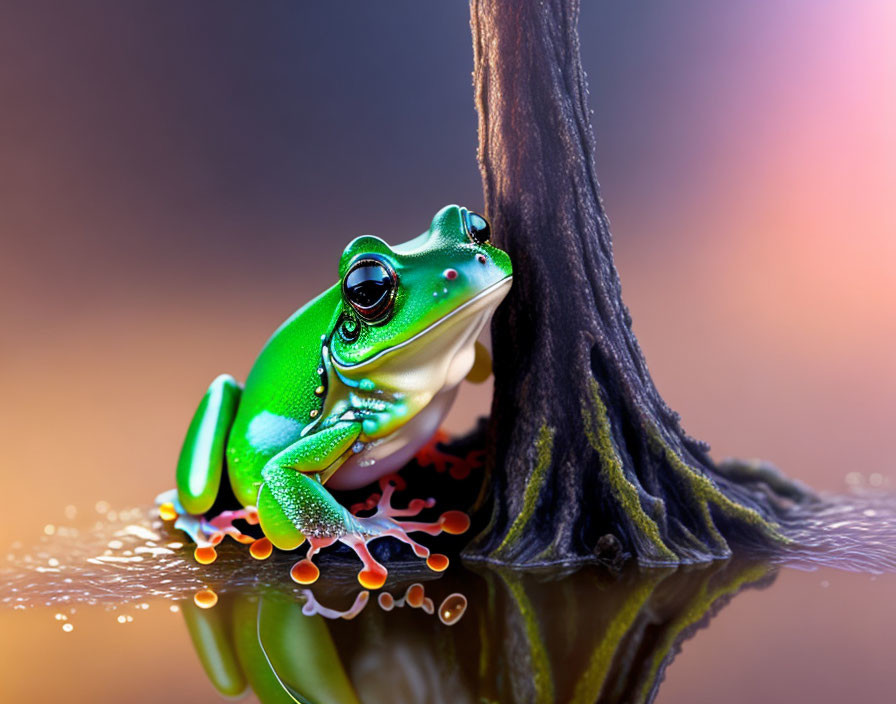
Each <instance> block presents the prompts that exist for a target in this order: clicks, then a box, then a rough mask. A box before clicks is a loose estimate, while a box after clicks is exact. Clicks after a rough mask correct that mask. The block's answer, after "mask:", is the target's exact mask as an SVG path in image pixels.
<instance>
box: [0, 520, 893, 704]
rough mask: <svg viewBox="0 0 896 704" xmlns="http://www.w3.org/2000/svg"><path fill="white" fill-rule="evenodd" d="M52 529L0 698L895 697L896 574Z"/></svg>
mask: <svg viewBox="0 0 896 704" xmlns="http://www.w3.org/2000/svg"><path fill="white" fill-rule="evenodd" d="M112 518H113V519H114V520H112V519H110V518H109V513H107V514H106V517H105V519H104V520H102V521H99V522H97V523H96V524H95V525H94V526H92V527H88V528H80V529H76V528H73V527H65V526H55V525H53V526H47V527H46V528H45V533H46V535H45V536H44V538H43V540H42V541H41V543H40V544H39V546H38V547H36V548H32V549H25V548H24V547H22V546H20V545H14V546H13V547H12V548H11V549H10V551H9V553H8V555H7V559H6V566H5V567H4V568H3V569H2V571H0V632H2V634H3V638H2V640H0V675H2V676H0V701H4V702H6V701H10V702H17V701H32V702H42V701H59V700H66V701H75V702H80V701H84V702H88V701H101V700H111V699H116V698H118V699H127V700H128V701H158V700H160V699H164V700H165V701H169V702H180V701H191V702H192V701H210V702H213V701H224V700H226V699H232V698H233V697H241V698H243V700H244V701H248V702H253V701H260V702H264V703H268V702H295V701H298V702H315V703H317V702H328V703H329V702H347V703H353V702H358V703H364V704H373V703H379V702H459V703H463V702H471V703H478V704H487V703H491V702H501V703H503V702H554V701H556V702H598V701H600V702H650V701H657V702H678V701H682V702H684V701H687V702H694V701H726V702H750V701H760V700H761V701H815V702H834V701H843V700H844V699H845V698H846V697H850V698H855V699H858V700H860V701H870V700H879V699H881V698H882V697H886V696H887V693H888V692H889V688H890V683H891V680H892V653H893V652H896V650H894V646H896V609H894V599H893V598H894V596H896V590H894V587H896V575H893V574H888V575H881V576H872V575H866V574H850V573H846V572H842V571H834V570H831V569H828V568H823V569H819V570H817V571H807V570H805V569H793V568H789V567H782V566H776V565H771V564H768V563H763V562H751V561H747V560H740V559H738V560H728V561H722V562H717V563H714V564H710V565H705V566H701V567H691V568H682V569H666V570H640V569H638V568H636V567H633V566H629V567H626V568H624V569H623V570H622V571H620V572H612V571H609V570H607V569H603V568H596V567H589V568H585V569H581V570H578V571H570V572H568V573H563V572H560V571H557V570H551V571H545V572H542V573H537V572H535V573H519V572H514V571H510V570H500V569H489V568H485V567H483V566H478V565H470V566H467V567H466V568H464V567H461V566H460V565H459V564H458V563H457V562H455V564H454V565H453V567H452V568H451V569H449V570H448V571H447V572H446V573H443V574H441V575H439V574H435V573H433V572H421V571H420V570H419V565H418V564H416V563H415V564H408V565H407V566H406V567H404V568H403V567H402V566H399V567H398V568H396V569H395V570H394V571H393V572H394V575H393V577H392V578H391V579H390V581H389V582H388V583H387V585H386V587H385V588H384V589H383V590H381V591H379V592H367V591H366V590H362V589H361V588H360V587H359V585H358V584H357V581H356V579H355V572H356V571H357V568H358V566H357V565H355V564H353V563H352V564H349V563H347V562H346V561H344V560H342V559H341V558H339V557H338V556H335V557H331V558H330V559H329V560H323V561H322V564H321V567H322V577H321V580H320V581H319V582H318V583H316V584H314V585H313V587H312V588H311V589H308V588H306V587H300V586H299V585H296V584H294V583H292V582H291V581H290V580H289V578H288V570H289V566H290V565H291V564H292V562H293V561H294V558H291V557H289V556H287V555H275V556H274V557H272V558H271V559H270V560H267V561H265V562H256V561H253V560H250V559H247V555H246V550H245V548H241V547H239V546H237V545H235V544H234V545H228V546H227V547H226V549H223V550H222V551H221V557H220V559H219V562H216V563H215V564H214V565H210V566H200V565H197V564H195V563H194V562H193V561H192V559H191V557H190V551H189V547H188V546H185V545H183V544H182V542H181V540H182V536H181V535H180V534H179V533H177V532H175V531H171V530H169V529H168V528H166V527H165V526H162V525H160V523H159V522H157V521H153V520H151V519H150V518H148V514H147V512H145V511H140V510H136V509H135V510H132V511H127V512H117V513H115V512H113V516H112Z"/></svg>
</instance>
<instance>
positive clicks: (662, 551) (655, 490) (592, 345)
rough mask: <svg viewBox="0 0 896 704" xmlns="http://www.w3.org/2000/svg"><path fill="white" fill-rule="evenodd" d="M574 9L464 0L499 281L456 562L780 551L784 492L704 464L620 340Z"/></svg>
mask: <svg viewBox="0 0 896 704" xmlns="http://www.w3.org/2000/svg"><path fill="white" fill-rule="evenodd" d="M578 10H579V4H578V2H577V1H576V0H542V1H540V2H535V1H534V0H522V1H520V2H507V1H506V0H472V2H471V18H472V31H473V50H474V63H475V68H474V84H475V100H476V107H477V110H478V112H479V165H480V170H481V172H482V182H483V188H484V194H485V205H486V213H487V216H488V217H489V219H490V220H491V225H492V231H493V233H494V235H493V236H494V240H495V243H496V244H497V245H498V246H499V247H501V248H503V249H504V250H506V251H507V252H508V253H509V254H510V257H511V260H512V261H513V266H514V285H513V288H512V290H511V292H510V295H509V296H508V298H507V300H506V301H505V303H504V304H503V305H502V306H501V308H500V309H499V310H498V311H497V313H496V315H495V319H494V323H493V328H492V335H493V342H494V357H495V395H494V401H493V406H492V419H491V427H490V440H491V443H492V447H493V457H492V461H491V463H490V476H489V480H488V492H487V493H485V494H484V495H483V497H482V498H481V499H480V501H479V504H478V506H477V508H478V510H479V511H480V513H481V514H482V513H484V514H485V515H486V518H487V526H486V528H485V529H484V530H483V531H482V532H481V533H480V534H479V536H478V537H477V538H476V539H475V540H474V541H473V542H472V543H471V544H470V546H469V547H468V549H467V551H466V553H465V554H466V556H467V557H470V558H473V559H483V560H489V561H495V562H501V563H508V564H520V565H538V564H555V563H571V562H579V561H587V560H593V559H595V558H601V557H612V556H614V555H615V554H616V553H618V552H620V551H621V552H622V553H627V554H630V555H634V556H635V557H637V559H638V560H639V561H640V562H642V563H644V564H668V563H677V562H697V561H706V560H710V559H714V558H720V557H727V556H729V555H730V554H731V547H730V546H731V544H732V543H733V542H741V543H748V544H750V545H752V546H754V547H759V548H769V547H771V546H775V545H779V544H781V543H783V542H786V540H787V539H786V538H785V537H784V535H783V534H782V531H781V530H780V527H779V526H778V524H777V518H778V517H779V516H780V515H781V512H782V510H783V508H784V507H785V506H786V505H787V504H788V503H789V502H791V501H793V500H796V501H803V500H809V499H810V498H811V496H810V495H808V494H804V493H803V491H802V490H801V488H800V487H799V486H797V485H795V484H794V483H791V482H788V481H787V480H785V479H784V478H783V477H781V476H780V475H778V474H777V473H776V472H775V471H774V470H773V469H771V468H769V467H767V466H759V465H756V466H753V465H747V464H738V465H736V466H732V467H720V466H717V465H715V464H714V463H713V461H712V460H711V459H710V457H709V455H708V449H709V448H708V446H707V445H706V444H704V443H702V442H699V441H697V440H695V439H693V438H691V437H689V436H688V435H687V434H686V433H685V432H684V431H683V430H682V428H681V425H680V424H679V417H678V415H677V414H676V413H675V412H674V411H672V410H671V409H670V408H669V407H668V406H667V405H666V404H665V402H664V401H663V399H662V398H661V397H660V395H659V393H658V392H657V390H656V387H655V386H654V383H653V381H652V379H651V377H650V374H649V372H648V370H647V366H646V364H645V361H644V357H643V355H642V353H641V349H640V347H639V346H638V342H637V340H636V339H635V336H634V334H633V332H632V329H631V317H630V315H629V312H628V310H627V309H626V307H625V305H624V304H623V302H622V294H621V288H620V282H619V276H618V274H617V272H616V267H615V265H614V263H613V250H612V242H611V237H610V229H609V224H608V221H607V217H606V214H605V212H604V209H603V205H602V203H601V200H600V195H599V188H598V182H597V177H596V175H595V167H594V159H593V155H594V136H593V132H592V128H591V121H590V117H589V109H588V101H587V96H588V92H587V86H586V83H585V76H584V73H583V71H582V66H581V60H580V57H579V45H578V36H577V29H576V24H577V20H578Z"/></svg>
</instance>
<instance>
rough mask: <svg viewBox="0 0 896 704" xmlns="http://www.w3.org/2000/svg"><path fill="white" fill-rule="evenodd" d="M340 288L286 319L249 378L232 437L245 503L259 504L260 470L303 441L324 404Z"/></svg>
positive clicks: (230, 454)
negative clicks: (327, 345) (325, 351)
mask: <svg viewBox="0 0 896 704" xmlns="http://www.w3.org/2000/svg"><path fill="white" fill-rule="evenodd" d="M339 301H340V292H339V287H338V286H333V287H331V288H329V289H327V290H326V291H324V292H323V293H322V294H321V295H319V296H318V297H317V298H315V299H314V300H312V301H310V302H309V303H308V304H307V305H305V306H303V307H302V308H301V309H299V310H298V311H297V312H296V313H294V314H293V315H292V316H291V317H290V318H289V319H288V320H286V322H284V323H283V324H282V325H281V326H280V327H279V328H278V329H277V331H276V332H275V333H274V334H273V335H272V336H271V338H270V339H269V340H268V341H267V343H266V344H265V346H264V348H263V349H262V350H261V353H260V354H259V355H258V359H256V360H255V364H254V365H253V366H252V370H251V371H250V372H249V376H248V378H247V379H246V385H245V389H244V390H243V395H242V397H241V399H240V403H239V407H238V409H237V415H236V418H235V419H234V422H233V427H232V428H231V431H230V436H229V438H228V441H227V470H228V475H229V476H230V482H231V486H232V487H233V490H234V493H235V494H236V497H237V499H239V501H240V502H241V503H243V505H249V504H254V503H255V497H256V494H257V491H258V485H259V483H260V481H261V468H262V467H263V466H264V464H265V462H267V461H268V460H269V459H270V458H271V457H273V456H274V455H275V454H277V453H278V452H280V451H281V450H283V449H285V448H286V447H289V446H290V445H291V444H292V443H294V442H295V441H296V440H298V439H299V437H300V435H301V432H302V429H303V428H304V427H305V426H306V425H307V424H308V423H310V422H312V421H313V420H314V417H315V415H316V413H318V412H319V409H320V408H321V406H322V405H323V404H322V397H321V396H320V395H319V393H316V391H319V389H318V387H320V386H321V384H323V383H325V381H324V380H323V379H324V378H325V377H323V376H322V375H321V374H319V373H318V370H319V369H320V367H321V362H322V360H321V336H323V335H326V334H327V333H328V332H329V326H330V325H331V323H332V319H333V316H334V312H335V311H336V310H337V308H338V307H339Z"/></svg>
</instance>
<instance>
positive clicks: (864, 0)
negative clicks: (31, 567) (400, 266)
mask: <svg viewBox="0 0 896 704" xmlns="http://www.w3.org/2000/svg"><path fill="white" fill-rule="evenodd" d="M584 5H585V6H584V7H583V8H582V16H581V27H580V29H581V43H582V52H583V60H584V64H585V67H586V69H587V72H588V75H589V79H590V87H591V102H592V106H593V108H594V111H595V114H594V123H595V129H596V132H597V143H598V154H597V169H598V175H599V178H600V180H601V184H602V188H603V196H604V199H605V203H606V206H607V209H608V211H609V215H610V218H611V221H612V226H613V233H614V238H615V252H616V257H617V264H618V267H619V270H620V273H621V277H622V282H623V290H624V294H625V300H626V302H627V304H628V305H629V307H630V308H631V311H632V314H633V316H634V321H635V322H634V327H635V332H636V333H637V335H638V337H639V339H640V341H641V344H642V347H643V349H644V351H645V354H646V356H647V359H648V362H649V365H650V369H651V371H652V372H653V375H654V378H655V380H656V382H657V384H658V386H659V389H660V391H661V392H662V393H663V394H664V396H665V398H666V399H667V401H668V402H669V403H670V405H671V406H672V407H673V408H675V409H676V410H678V411H679V412H681V414H682V416H683V419H684V425H685V427H686V429H687V430H688V431H689V432H690V433H691V434H693V435H695V436H697V437H699V438H702V439H705V440H707V441H709V442H710V443H711V444H712V446H713V451H714V454H715V456H717V457H719V458H721V457H724V456H728V455H737V456H750V457H752V456H759V457H764V458H768V459H771V460H773V461H774V462H775V463H777V464H778V465H779V466H780V467H782V468H783V469H784V470H785V471H786V472H787V473H789V474H790V475H793V476H796V477H798V478H800V479H803V480H805V481H806V482H808V483H810V484H812V485H813V486H816V487H818V488H821V489H825V490H834V491H836V490H843V489H845V488H846V477H847V475H849V474H850V473H858V475H859V476H853V477H852V481H854V482H858V483H866V484H874V485H880V484H887V483H891V484H892V480H893V477H894V468H893V441H894V431H893V424H894V420H896V413H894V409H896V374H894V371H893V360H894V359H896V278H894V271H896V207H894V205H896V5H894V4H893V3H892V2H890V1H889V0H858V1H856V0H828V1H826V2H822V3H819V2H817V1H816V0H787V1H785V2H781V1H780V0H767V1H765V0H763V1H762V2H756V1H755V0H737V1H729V2H724V3H719V2H713V1H712V0H687V1H686V2H665V1H663V2H659V1H658V2H653V3H628V2H609V1H606V0H602V1H596V0H595V1H587V2H585V3H584ZM468 22H469V13H468V7H467V5H466V3H464V2H460V1H459V0H455V1H454V2H439V3H421V2H416V1H413V0H400V1H399V0H392V1H391V2H389V3H371V2H362V1H353V2H340V3H299V2H286V1H278V2H264V3H247V2H241V1H237V0H223V1H216V2H210V1H209V0H201V1H200V0H193V1H192V2H163V3H159V2H149V1H143V0H128V1H122V0H79V2H76V3H74V2H73V3H60V2H47V1H45V0H20V1H19V0H13V1H12V2H6V3H4V4H3V6H2V8H0V294H2V295H0V389H2V392H0V394H2V395H0V398H2V402H0V446H2V448H3V453H2V460H0V463H2V464H0V469H2V474H0V491H2V495H3V496H4V497H5V500H4V504H3V520H2V522H0V543H3V544H4V545H5V544H7V543H9V542H10V541H13V540H22V541H26V542H28V541H30V540H33V538H34V536H36V535H38V534H40V532H41V531H42V528H43V526H44V524H46V523H48V522H53V521H59V520H62V519H61V517H62V515H63V511H64V509H65V507H66V506H70V505H72V506H75V507H76V508H77V509H78V510H79V511H81V512H82V513H83V511H84V510H92V507H93V505H94V504H95V502H97V501H99V500H104V501H108V502H110V503H111V504H112V505H113V506H133V505H138V504H144V503H147V502H149V501H150V500H151V498H152V497H153V496H154V495H155V493H157V492H158V491H160V490H162V489H165V488H168V487H169V486H170V485H171V483H172V479H173V465H174V461H175V458H176V454H177V452H178V448H179V443H180V440H181V438H182V435H183V432H184V429H185V427H186V424H187V423H188V421H189V418H190V416H191V414H192V412H193V409H194V408H195V405H196V403H197V402H198V401H199V398H200V397H201V395H202V393H203V391H204V389H205V387H206V386H207V384H208V382H209V381H210V380H211V379H212V378H213V377H214V376H215V375H217V374H218V373H220V372H224V371H227V372H230V373H232V374H234V375H235V376H236V377H238V378H243V377H244V376H245V374H246V373H247V371H248V369H249V367H250V365H251V363H252V360H253V358H254V356H255V354H256V353H257V351H258V350H259V348H260V347H261V345H262V344H263V343H264V341H265V339H266V338H267V336H268V335H269V334H270V333H271V331H272V330H273V329H274V328H275V327H276V326H277V325H278V324H279V322H280V321H281V320H282V319H284V318H285V317H286V316H287V315H289V314H290V313H291V312H292V311H293V310H294V309H295V308H297V307H298V306H300V305H301V304H302V303H304V302H305V301H306V300H307V299H308V298H310V297H311V296H313V295H314V294H316V293H317V292H319V291H320V290H322V289H323V288H324V287H326V286H328V285H329V284H331V283H332V282H333V281H334V280H335V275H336V274H335V271H336V262H337V259H338V255H339V253H340V252H341V250H342V248H343V247H344V245H345V244H346V243H347V241H348V240H349V239H350V238H351V237H353V236H355V235H358V234H362V233H371V234H377V235H380V236H382V237H384V238H385V239H387V240H388V241H392V242H397V241H402V240H404V239H407V238H408V237H410V236H412V235H415V234H417V233H419V232H420V231H422V230H424V229H425V228H426V226H427V225H428V223H429V220H430V218H431V216H432V215H433V213H435V212H436V210H438V209H439V208H440V207H441V206H442V205H444V204H446V203H449V202H457V203H463V204H466V205H469V206H470V207H472V208H474V209H478V208H480V207H481V204H482V195H481V190H480V182H479V174H478V171H477V166H476V161H475V149H476V115H475V112H474V109H473V104H472V97H471V76H470V72H471V69H472V56H471V46H470V36H469V25H468ZM488 392H489V389H488V387H484V388H479V389H468V390H465V391H464V394H463V395H462V397H461V399H460V402H459V404H458V406H457V407H456V409H455V410H454V412H453V413H452V416H451V418H450V421H449V427H450V428H452V429H455V430H459V429H463V428H464V427H466V426H467V425H468V424H469V423H470V422H471V420H472V418H473V417H475V416H476V415H478V414H479V413H482V412H485V411H486V410H487V408H488V401H489V396H488ZM813 584H815V582H813ZM745 598H746V597H745ZM810 603H811V599H809V600H808V601H806V602H805V609H806V610H807V613H809V612H808V609H809V606H808V604H810ZM734 608H735V607H732V610H734ZM779 616H780V615H779ZM731 618H734V617H731ZM743 619H744V621H743V623H748V622H749V623H753V624H755V623H756V621H755V615H751V616H748V615H746V614H745V615H744V617H743ZM813 619H817V616H813V617H812V619H810V618H809V617H808V616H806V618H805V619H804V621H806V622H809V621H811V620H813ZM891 621H892V619H891ZM777 622H778V623H780V621H777ZM828 625H830V624H828ZM808 627H809V628H810V629H811V628H815V627H817V628H819V629H823V627H824V622H822V623H821V624H820V625H816V626H808ZM800 628H802V629H805V628H807V626H806V625H805V623H803V624H802V625H801V626H800ZM819 632H820V633H823V630H821V631H819ZM800 633H802V635H803V636H804V637H805V640H806V641H811V640H812V637H811V636H812V633H814V631H811V630H810V631H808V632H806V631H805V630H801V631H800ZM707 637H708V636H707ZM785 640H786V639H785ZM859 640H867V638H864V639H863V638H859ZM711 642H712V641H710V643H711ZM794 647H797V646H794ZM799 647H800V648H803V647H805V643H804V642H802V641H801V644H800V645H799ZM724 650H725V649H724V647H719V648H715V647H713V648H711V649H706V654H705V657H706V658H710V659H711V658H713V657H716V659H717V660H721V653H723V652H724ZM875 652H877V651H875ZM878 655H879V653H878ZM891 655H892V650H890V660H887V661H886V662H891ZM875 657H876V656H875V655H874V653H871V652H869V654H867V656H864V657H863V658H862V661H863V662H865V663H866V664H867V663H871V664H870V665H868V667H870V668H872V670H873V672H869V673H864V676H865V677H866V679H867V678H868V677H870V678H872V679H873V677H874V676H875V673H877V674H879V675H881V676H883V675H884V672H885V667H886V664H885V662H884V661H880V663H879V664H880V668H881V669H880V671H879V672H878V670H874V668H875V667H877V664H875V663H878V660H875V659H874V658H875ZM685 661H686V662H694V663H695V666H694V677H695V678H696V677H697V674H699V673H698V663H699V664H700V667H701V668H702V667H703V665H704V664H705V663H706V662H707V661H706V660H696V659H693V660H690V661H688V660H686V659H685ZM13 662H14V663H15V662H17V661H15V660H14V661H13ZM19 665H20V666H21V663H20V664H19ZM675 667H678V670H676V669H675ZM716 667H724V664H720V663H717V664H716ZM671 672H673V673H675V672H682V673H686V672H688V670H687V666H685V665H682V666H674V667H673V670H672V671H671ZM736 672H740V673H741V674H742V675H743V677H744V679H745V682H746V681H747V680H748V681H750V682H753V681H754V680H753V678H751V677H749V676H748V675H749V674H750V673H749V671H745V670H737V671H736ZM682 676H683V675H682ZM732 676H735V675H732ZM670 678H673V675H670ZM671 681H672V682H673V683H674V682H675V680H674V678H673V679H672V680H671ZM688 681H690V680H688ZM695 681H696V679H695ZM742 684H744V686H745V683H742ZM670 686H671V685H670ZM681 686H682V687H684V685H681ZM681 691H682V692H685V691H690V690H686V688H685V689H682V690H681ZM828 692H830V689H829V687H828ZM773 700H774V699H773ZM731 701H733V700H731Z"/></svg>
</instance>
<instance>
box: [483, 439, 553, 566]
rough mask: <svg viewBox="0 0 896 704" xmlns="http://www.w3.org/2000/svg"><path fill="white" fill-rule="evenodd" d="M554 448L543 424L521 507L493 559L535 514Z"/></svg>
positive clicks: (513, 540) (510, 543) (515, 537)
mask: <svg viewBox="0 0 896 704" xmlns="http://www.w3.org/2000/svg"><path fill="white" fill-rule="evenodd" d="M553 448H554V429H553V428H550V427H548V426H547V425H545V424H543V425H542V426H541V428H540V429H539V431H538V437H537V438H536V440H535V468H534V469H533V470H532V473H531V474H530V475H529V479H528V480H527V481H526V488H525V490H524V492H523V505H522V508H521V510H520V512H519V515H517V517H516V519H514V521H513V523H512V524H511V526H510V529H509V530H508V531H507V535H505V536H504V540H502V541H501V544H500V545H499V546H498V548H497V550H495V552H494V556H495V557H500V555H501V552H502V551H503V550H505V549H506V547H507V546H508V545H512V544H514V543H516V541H517V540H519V538H520V536H522V534H523V530H524V529H525V527H526V524H527V523H528V522H529V521H530V520H531V519H532V515H533V514H534V513H535V507H536V505H537V504H538V498H539V497H540V496H541V490H542V487H543V486H544V481H545V479H546V478H547V475H548V468H549V467H550V466H551V451H552V450H553Z"/></svg>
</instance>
